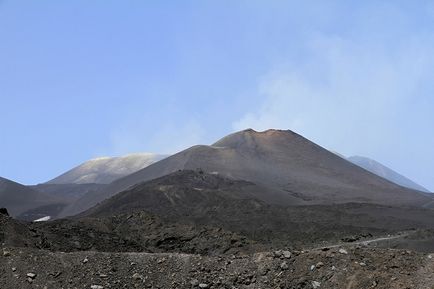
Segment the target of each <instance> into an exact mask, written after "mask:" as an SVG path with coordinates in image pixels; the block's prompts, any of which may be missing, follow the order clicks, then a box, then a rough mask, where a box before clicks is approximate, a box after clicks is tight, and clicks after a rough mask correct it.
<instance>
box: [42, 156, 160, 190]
mask: <svg viewBox="0 0 434 289" xmlns="http://www.w3.org/2000/svg"><path fill="white" fill-rule="evenodd" d="M165 157H167V156H166V155H159V154H152V153H138V154H131V155H127V156H123V157H103V158H96V159H92V160H89V161H87V162H84V163H83V164H81V165H79V166H77V167H75V168H73V169H71V170H69V171H67V172H66V173H64V174H62V175H60V176H58V177H56V178H54V179H52V180H51V181H49V182H47V183H48V184H88V183H97V184H109V183H111V182H112V181H114V180H116V179H119V178H121V177H124V176H126V175H129V174H132V173H134V172H136V171H138V170H141V169H143V168H145V167H147V166H149V165H150V164H152V163H154V162H157V161H159V160H161V159H163V158H165Z"/></svg>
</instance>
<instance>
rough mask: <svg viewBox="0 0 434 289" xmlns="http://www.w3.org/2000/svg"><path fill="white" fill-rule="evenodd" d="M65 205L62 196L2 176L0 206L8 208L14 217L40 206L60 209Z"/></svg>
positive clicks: (0, 181) (0, 179)
mask: <svg viewBox="0 0 434 289" xmlns="http://www.w3.org/2000/svg"><path fill="white" fill-rule="evenodd" d="M65 205H66V203H65V202H64V201H63V199H62V198H61V197H53V196H51V195H49V194H46V193H43V192H39V191H37V190H33V189H31V188H29V187H26V186H24V185H21V184H19V183H16V182H13V181H10V180H8V179H5V178H1V177H0V207H5V208H7V209H8V211H9V213H10V215H11V216H13V217H18V216H20V215H21V214H23V213H25V212H26V211H28V210H32V209H35V208H38V207H44V206H55V207H58V209H57V210H60V209H61V208H63V206H65ZM30 218H32V217H31V216H30Z"/></svg>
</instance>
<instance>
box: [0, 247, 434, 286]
mask: <svg viewBox="0 0 434 289" xmlns="http://www.w3.org/2000/svg"><path fill="white" fill-rule="evenodd" d="M433 256H434V255H433ZM433 256H431V255H429V254H422V253H416V252H412V251H406V250H393V249H373V248H365V247H361V246H355V247H346V248H343V247H339V248H331V249H322V250H312V251H292V252H290V251H285V250H282V251H274V252H262V253H254V254H247V255H242V256H230V255H222V256H213V257H210V256H201V255H191V254H180V253H103V252H90V251H82V252H72V253H62V252H50V251H45V250H39V249H31V248H7V247H6V248H2V254H1V256H0V288H2V289H9V288H10V289H16V288H47V289H50V288H56V289H59V288H89V289H104V288H346V289H350V288H387V289H394V288H415V289H423V288H434V258H433Z"/></svg>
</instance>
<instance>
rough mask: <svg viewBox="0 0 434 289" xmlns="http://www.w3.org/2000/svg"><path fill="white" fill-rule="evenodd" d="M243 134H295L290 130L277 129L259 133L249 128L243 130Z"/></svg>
mask: <svg viewBox="0 0 434 289" xmlns="http://www.w3.org/2000/svg"><path fill="white" fill-rule="evenodd" d="M241 132H246V133H255V134H272V133H294V132H293V131H291V130H289V129H288V130H283V129H275V128H269V129H266V130H263V131H257V130H254V129H252V128H248V129H245V130H242V131H241Z"/></svg>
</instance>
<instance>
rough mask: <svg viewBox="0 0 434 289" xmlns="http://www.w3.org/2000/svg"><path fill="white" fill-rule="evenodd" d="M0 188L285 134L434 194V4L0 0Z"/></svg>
mask: <svg viewBox="0 0 434 289" xmlns="http://www.w3.org/2000/svg"><path fill="white" fill-rule="evenodd" d="M0 111H1V113H0V176H3V177H7V178H10V179H13V180H16V181H19V182H22V183H25V184H32V183H38V182H44V181H46V180H48V179H50V178H52V177H55V176H56V175H58V174H60V173H62V172H63V171H65V170H67V169H69V168H71V167H72V166H74V165H77V164H79V163H80V162H82V161H85V160H87V159H89V158H93V157H96V156H101V155H119V154H126V153H131V152H140V151H146V152H160V153H171V152H176V151H178V150H181V149H183V148H186V147H188V146H190V145H193V144H197V143H204V144H208V143H212V142H214V141H215V140H217V139H219V138H220V137H222V136H224V135H225V134H227V133H230V132H232V131H235V130H240V129H244V128H247V127H252V128H255V129H258V130H262V129H267V128H282V129H292V130H295V131H296V132H298V133H300V134H302V135H304V136H306V137H307V138H309V139H311V140H313V141H315V142H317V143H318V144H320V145H322V146H324V147H326V148H328V149H331V150H335V151H338V152H340V153H342V154H344V155H347V156H349V155H355V154H356V155H363V156H368V157H371V158H374V159H376V160H377V161H380V162H382V163H384V164H386V165H388V166H390V167H391V168H393V169H395V170H397V171H398V172H400V173H402V174H404V175H406V176H408V177H410V178H411V179H413V180H415V181H416V182H418V183H420V184H421V185H423V186H426V187H428V188H429V189H432V190H434V177H433V174H434V2H431V1H379V0H375V1H330V0H327V1H270V0H263V1H253V0H245V1H236V0H227V1H223V0H218V1H202V0H197V1H177V0H176V1H175V0H173V1H125V0H122V1H121V0H119V1H108V0H100V1H96V0H93V1H89V0H81V1H79V0H75V1H66V0H65V1H61V0H52V1H48V0H34V1H20V0H0Z"/></svg>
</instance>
